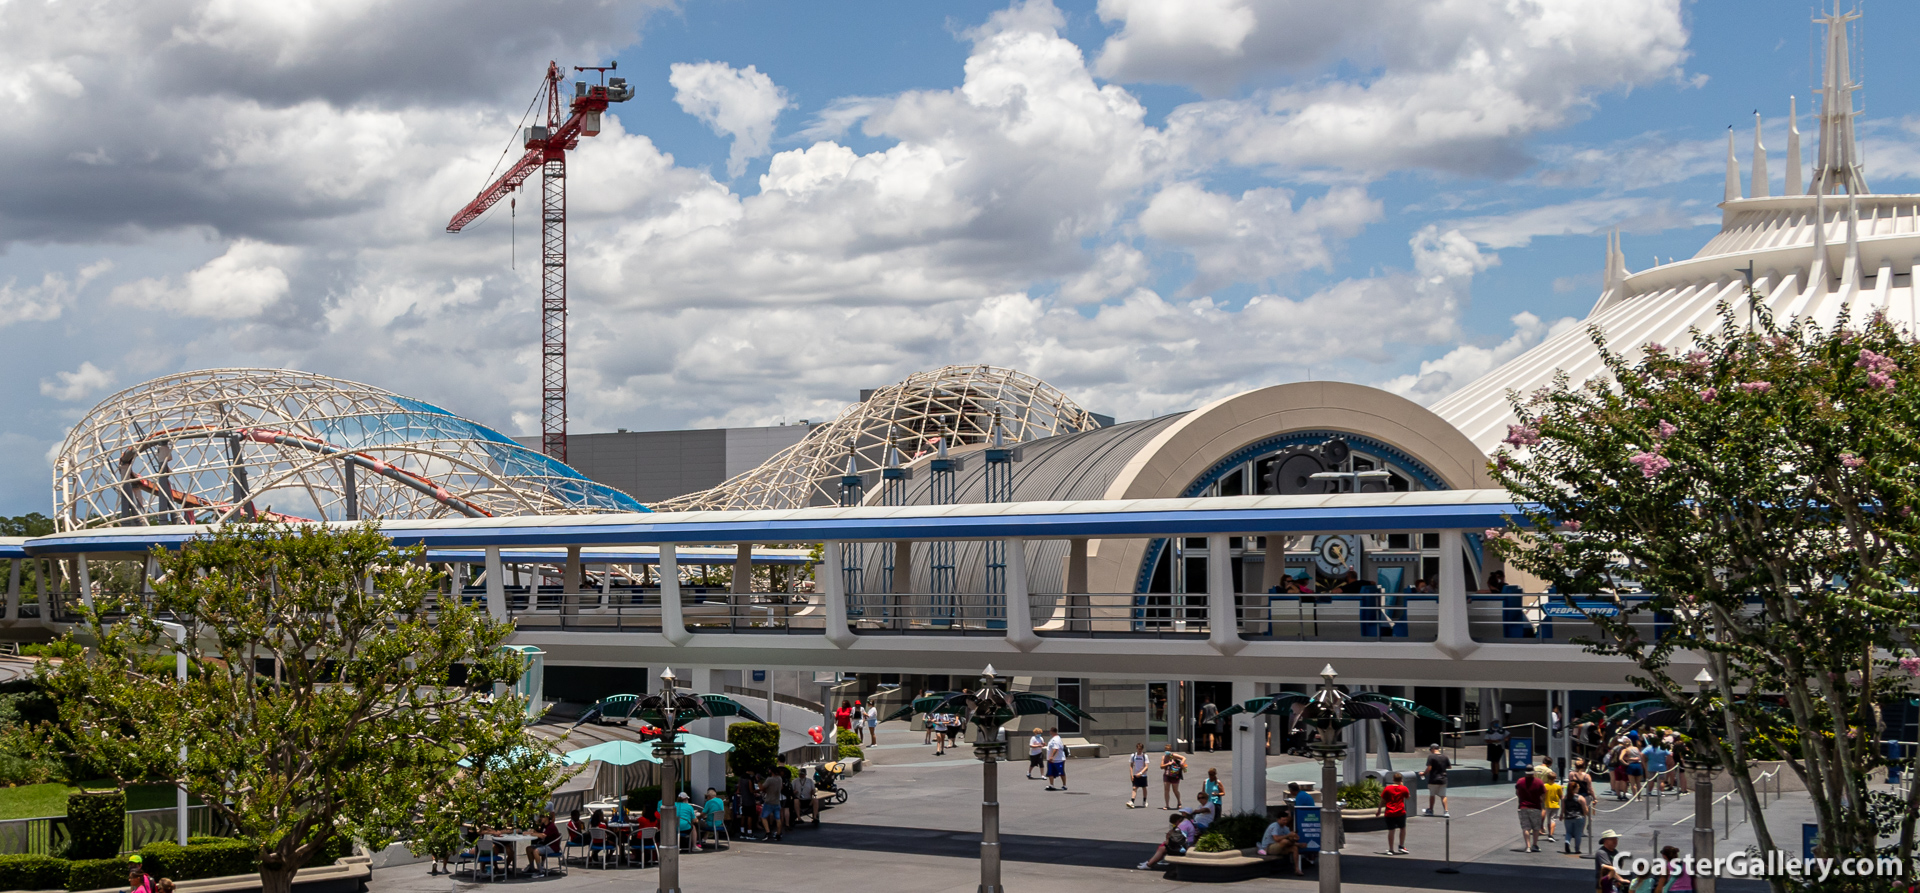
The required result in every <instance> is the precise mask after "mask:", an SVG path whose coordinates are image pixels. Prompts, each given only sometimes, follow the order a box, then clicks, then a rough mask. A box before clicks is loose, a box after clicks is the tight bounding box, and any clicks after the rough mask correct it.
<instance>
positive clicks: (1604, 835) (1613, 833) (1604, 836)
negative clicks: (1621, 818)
mask: <svg viewBox="0 0 1920 893" xmlns="http://www.w3.org/2000/svg"><path fill="white" fill-rule="evenodd" d="M1609 837H1611V838H1613V839H1614V840H1619V839H1620V832H1618V831H1615V830H1613V829H1612V828H1608V829H1607V830H1605V831H1602V832H1600V837H1599V839H1600V840H1606V839H1607V838H1609Z"/></svg>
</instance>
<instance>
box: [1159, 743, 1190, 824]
mask: <svg viewBox="0 0 1920 893" xmlns="http://www.w3.org/2000/svg"><path fill="white" fill-rule="evenodd" d="M1186 777H1187V758H1186V757H1183V756H1181V755H1179V754H1177V753H1174V752H1173V742H1171V741H1169V742H1167V746H1166V749H1165V750H1163V751H1161V752H1160V808H1161V809H1176V808H1178V807H1179V806H1180V780H1181V779H1183V778H1186ZM1168 798H1172V800H1173V805H1172V806H1168V805H1167V799H1168Z"/></svg>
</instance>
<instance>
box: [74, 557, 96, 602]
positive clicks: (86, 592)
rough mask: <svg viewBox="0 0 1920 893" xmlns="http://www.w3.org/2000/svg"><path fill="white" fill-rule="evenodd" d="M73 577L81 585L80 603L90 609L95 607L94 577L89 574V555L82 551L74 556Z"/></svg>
mask: <svg viewBox="0 0 1920 893" xmlns="http://www.w3.org/2000/svg"><path fill="white" fill-rule="evenodd" d="M73 578H74V581H75V582H76V583H78V584H79V585H80V604H81V605H82V606H83V607H85V608H87V609H88V610H92V609H93V578H92V577H89V576H88V575H87V556H86V553H81V554H79V555H76V556H74V558H73Z"/></svg>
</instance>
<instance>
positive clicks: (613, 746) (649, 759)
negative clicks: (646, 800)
mask: <svg viewBox="0 0 1920 893" xmlns="http://www.w3.org/2000/svg"><path fill="white" fill-rule="evenodd" d="M561 759H564V760H566V761H567V763H568V764H570V765H575V766H578V765H580V764H582V763H585V762H588V761H590V760H599V761H600V762H602V763H606V764H608V765H610V766H619V767H620V776H619V781H618V782H617V783H616V784H615V785H614V787H615V790H617V791H619V792H620V796H621V797H622V798H623V799H624V798H625V797H626V790H627V767H628V766H631V765H633V764H634V763H658V762H660V758H659V757H656V756H654V755H653V745H651V744H641V743H640V742H638V741H628V740H626V739H625V738H615V739H614V740H612V741H608V742H605V743H602V744H595V745H593V746H591V747H582V748H580V749H579V750H570V751H567V753H566V754H565V755H564V756H562V757H561Z"/></svg>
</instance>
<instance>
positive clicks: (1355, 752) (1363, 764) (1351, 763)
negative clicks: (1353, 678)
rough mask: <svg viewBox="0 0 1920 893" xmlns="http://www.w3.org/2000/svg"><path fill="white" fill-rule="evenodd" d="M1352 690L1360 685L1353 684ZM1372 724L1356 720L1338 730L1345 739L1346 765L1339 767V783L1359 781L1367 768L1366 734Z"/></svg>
mask: <svg viewBox="0 0 1920 893" xmlns="http://www.w3.org/2000/svg"><path fill="white" fill-rule="evenodd" d="M1353 690H1354V691H1359V690H1360V687H1359V686H1357V685H1356V686H1353ZM1372 726H1373V723H1371V722H1357V723H1354V724H1353V725H1350V726H1347V727H1346V728H1345V729H1342V730H1341V731H1340V734H1342V735H1345V736H1346V739H1347V741H1346V743H1347V754H1346V765H1344V766H1342V767H1341V768H1340V783H1341V784H1359V783H1360V776H1361V774H1362V773H1364V772H1365V771H1366V768H1367V735H1368V733H1369V732H1371V731H1373V729H1372Z"/></svg>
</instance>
